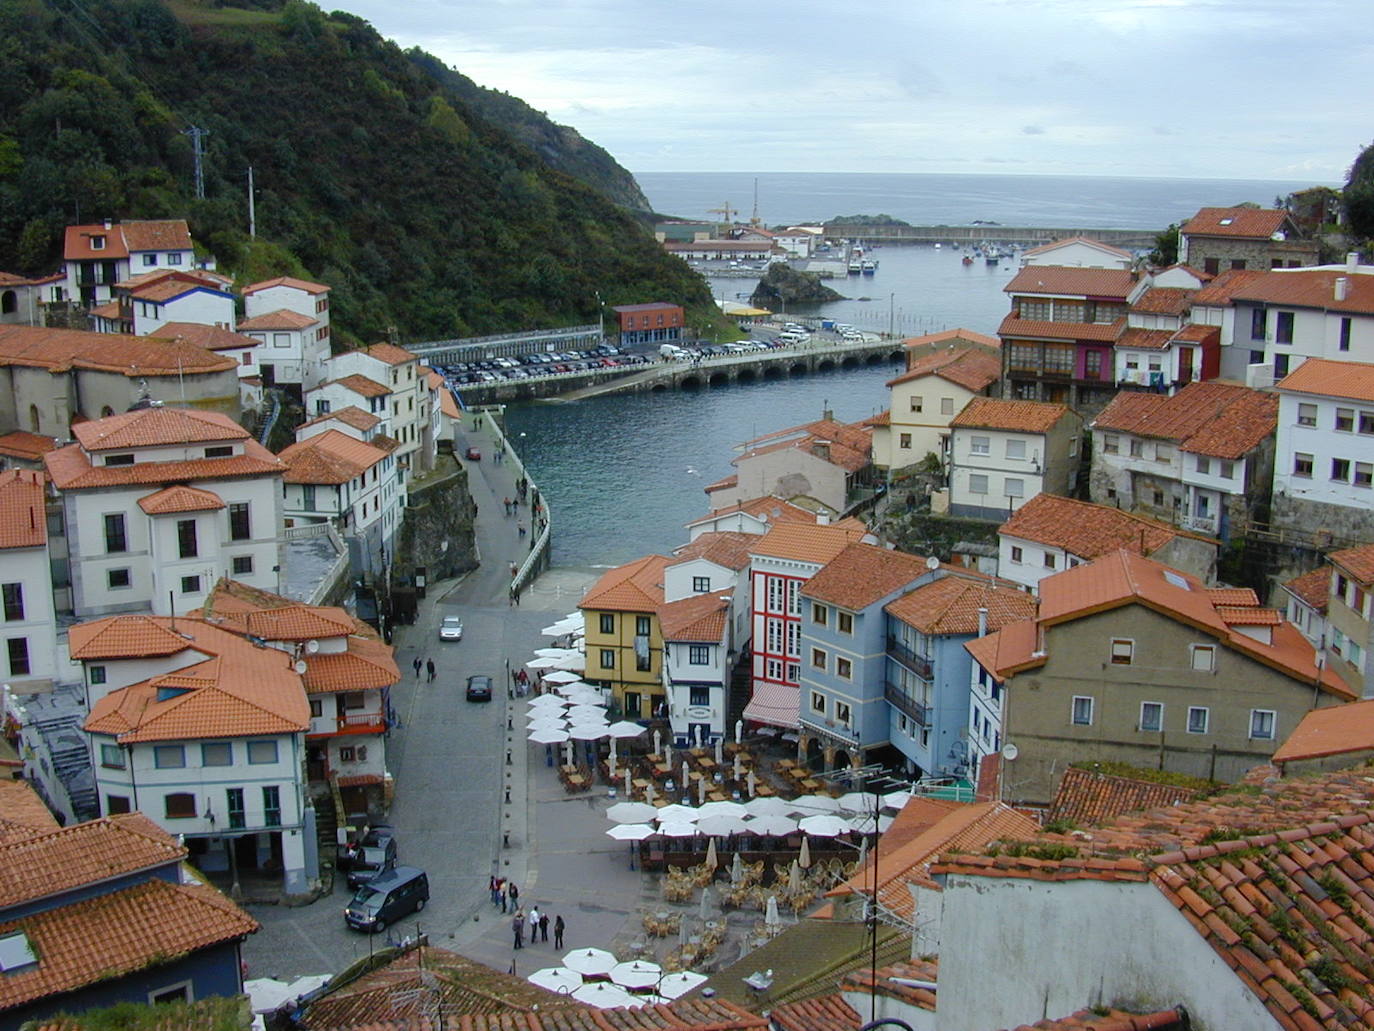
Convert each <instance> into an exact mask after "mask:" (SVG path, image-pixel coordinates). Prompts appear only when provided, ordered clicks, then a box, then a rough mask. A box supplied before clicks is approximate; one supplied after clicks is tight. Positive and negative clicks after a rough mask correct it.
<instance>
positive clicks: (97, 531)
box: [44, 407, 285, 618]
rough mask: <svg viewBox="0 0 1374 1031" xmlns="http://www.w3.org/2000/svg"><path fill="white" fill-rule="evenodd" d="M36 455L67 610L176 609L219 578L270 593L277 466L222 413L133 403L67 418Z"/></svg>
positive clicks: (192, 603) (196, 601)
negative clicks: (67, 440)
mask: <svg viewBox="0 0 1374 1031" xmlns="http://www.w3.org/2000/svg"><path fill="white" fill-rule="evenodd" d="M72 433H73V435H74V436H75V437H76V443H74V444H70V445H68V446H67V447H64V448H59V449H58V450H56V451H52V452H49V453H48V454H47V455H45V456H44V463H45V465H46V468H47V471H48V475H49V477H50V478H51V480H52V483H53V487H54V488H55V489H56V490H57V492H58V497H59V500H60V502H61V506H62V523H63V529H64V533H65V541H64V544H65V549H66V555H67V566H68V572H69V575H70V582H71V588H70V608H71V610H72V611H73V612H74V613H75V614H76V615H77V616H78V617H83V618H89V617H92V616H100V615H106V614H109V613H115V612H134V611H147V610H149V609H151V610H152V611H153V612H156V613H170V612H172V611H177V612H184V611H186V610H187V609H189V608H195V607H198V606H200V605H202V604H204V602H205V598H206V596H207V594H208V592H209V591H210V589H211V587H212V586H213V585H214V583H215V581H217V580H218V579H219V578H220V577H221V576H232V577H234V578H236V579H238V580H242V581H243V582H245V583H248V584H251V585H252V586H254V587H261V588H264V589H266V590H269V591H275V590H276V589H277V588H278V585H279V582H280V576H279V572H280V568H281V564H282V556H281V541H280V538H281V527H282V500H281V493H282V492H281V484H282V473H283V472H284V470H285V466H284V465H283V463H282V462H280V461H279V460H278V459H277V457H276V456H275V455H273V454H272V453H271V452H269V451H268V450H267V449H266V448H264V447H262V445H260V444H258V442H257V441H255V440H253V439H252V437H251V436H250V435H249V434H248V432H247V431H246V430H245V429H243V427H241V426H239V425H238V424H237V423H235V422H233V421H232V420H231V419H229V418H228V417H227V416H223V415H219V414H216V413H212V412H203V411H197V410H195V409H189V408H163V407H151V408H143V409H139V410H137V411H133V412H127V413H125V414H123V415H112V416H109V417H107V418H104V419H94V420H91V421H88V422H81V423H77V424H75V425H74V426H73V427H72Z"/></svg>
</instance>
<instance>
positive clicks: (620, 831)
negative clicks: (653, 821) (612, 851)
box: [606, 823, 658, 841]
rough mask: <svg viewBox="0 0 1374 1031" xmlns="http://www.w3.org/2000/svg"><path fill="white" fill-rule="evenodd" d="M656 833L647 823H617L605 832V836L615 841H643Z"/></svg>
mask: <svg viewBox="0 0 1374 1031" xmlns="http://www.w3.org/2000/svg"><path fill="white" fill-rule="evenodd" d="M657 833H658V831H657V830H655V829H654V828H653V827H650V826H649V825H648V824H647V823H618V824H616V825H615V826H614V827H612V828H611V829H610V830H608V831H607V832H606V836H607V837H609V838H615V840H616V841H643V840H644V839H645V838H652V837H653V836H654V835H655V834H657Z"/></svg>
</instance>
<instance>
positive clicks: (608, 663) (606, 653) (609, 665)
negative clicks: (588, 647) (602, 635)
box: [601, 648, 615, 669]
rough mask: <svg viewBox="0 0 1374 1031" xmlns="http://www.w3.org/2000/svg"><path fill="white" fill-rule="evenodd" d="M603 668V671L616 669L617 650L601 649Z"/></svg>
mask: <svg viewBox="0 0 1374 1031" xmlns="http://www.w3.org/2000/svg"><path fill="white" fill-rule="evenodd" d="M601 668H602V669H615V649H614V648H602V649H601Z"/></svg>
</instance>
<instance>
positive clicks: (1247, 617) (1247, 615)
mask: <svg viewBox="0 0 1374 1031" xmlns="http://www.w3.org/2000/svg"><path fill="white" fill-rule="evenodd" d="M1217 615H1218V616H1220V617H1221V618H1222V620H1223V621H1224V622H1225V623H1226V625H1227V626H1278V625H1279V624H1280V623H1281V622H1283V620H1282V619H1280V618H1279V613H1278V610H1277V609H1261V608H1253V607H1250V606H1246V607H1243V608H1241V607H1237V606H1235V605H1218V606H1217Z"/></svg>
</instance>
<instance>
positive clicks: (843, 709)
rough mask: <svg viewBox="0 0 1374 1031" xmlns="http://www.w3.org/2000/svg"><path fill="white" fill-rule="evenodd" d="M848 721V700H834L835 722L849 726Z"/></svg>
mask: <svg viewBox="0 0 1374 1031" xmlns="http://www.w3.org/2000/svg"><path fill="white" fill-rule="evenodd" d="M849 721H850V714H849V703H848V702H841V701H836V702H835V722H836V723H843V724H844V725H845V726H846V727H847V726H849Z"/></svg>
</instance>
